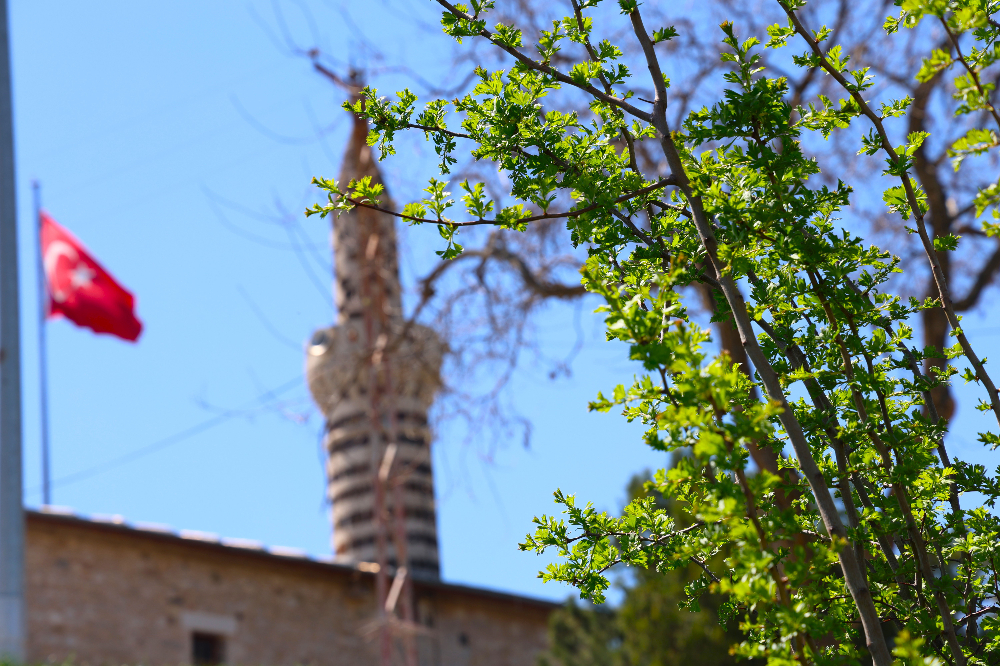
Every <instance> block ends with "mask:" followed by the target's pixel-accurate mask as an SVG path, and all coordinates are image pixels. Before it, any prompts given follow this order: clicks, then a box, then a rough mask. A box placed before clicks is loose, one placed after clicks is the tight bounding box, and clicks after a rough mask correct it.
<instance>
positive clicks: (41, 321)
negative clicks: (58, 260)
mask: <svg viewBox="0 0 1000 666" xmlns="http://www.w3.org/2000/svg"><path fill="white" fill-rule="evenodd" d="M31 193H32V195H34V199H35V224H36V225H37V229H36V233H37V237H36V240H37V241H38V252H36V253H35V255H36V256H35V266H36V268H37V270H38V383H39V386H40V390H41V421H42V504H43V505H44V506H49V505H50V504H52V483H51V479H52V473H51V465H50V462H49V461H50V457H49V358H48V357H49V348H48V344H47V341H46V337H47V336H46V331H45V329H46V325H45V322H46V320H47V319H48V315H49V284H48V280H47V279H46V277H45V257H43V256H42V187H41V185H40V184H39V183H38V181H37V180H35V181H32V183H31Z"/></svg>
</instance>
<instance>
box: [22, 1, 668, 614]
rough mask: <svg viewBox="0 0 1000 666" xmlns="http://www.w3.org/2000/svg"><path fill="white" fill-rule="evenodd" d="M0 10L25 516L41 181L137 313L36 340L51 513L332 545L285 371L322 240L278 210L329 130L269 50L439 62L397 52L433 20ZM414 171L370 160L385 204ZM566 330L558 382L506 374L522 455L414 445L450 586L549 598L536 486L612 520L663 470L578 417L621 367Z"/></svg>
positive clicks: (120, 7) (392, 15)
mask: <svg viewBox="0 0 1000 666" xmlns="http://www.w3.org/2000/svg"><path fill="white" fill-rule="evenodd" d="M10 4H11V9H10V13H11V31H12V50H13V67H14V72H13V76H14V95H15V118H16V120H15V123H16V125H15V132H16V150H17V178H18V195H19V202H18V204H19V211H20V234H21V235H20V245H21V278H22V302H23V305H22V331H23V336H24V357H23V374H24V391H25V410H26V413H25V488H26V495H25V499H26V502H27V504H28V505H29V506H38V505H39V504H40V502H41V493H40V462H39V460H40V455H39V427H38V404H39V399H38V394H39V384H38V369H37V368H38V361H37V316H38V310H37V290H36V278H35V272H34V267H35V264H34V252H35V251H36V250H35V246H34V230H33V224H34V223H33V218H32V205H31V189H30V184H31V181H32V180H33V179H38V180H40V181H41V186H42V199H43V203H44V206H45V208H46V209H47V210H48V211H49V212H50V213H51V214H52V215H53V217H54V218H55V219H56V220H58V221H59V222H60V223H61V224H63V225H64V226H66V227H67V228H69V229H70V230H72V231H73V233H75V234H76V235H77V236H78V237H79V238H80V239H81V240H82V241H83V242H84V243H85V244H86V245H87V246H88V247H89V249H90V250H91V251H92V252H93V253H94V255H95V256H96V257H97V258H98V259H99V260H100V261H101V262H102V263H103V264H104V265H105V266H106V267H107V268H108V270H110V271H111V272H112V274H114V275H115V276H116V277H117V278H118V279H119V280H120V281H121V282H122V283H123V284H124V285H126V286H127V287H128V288H129V289H131V290H132V291H133V292H134V293H135V294H136V297H137V299H138V313H139V316H140V318H141V319H142V320H143V322H144V324H145V332H144V334H143V336H142V338H141V339H140V341H139V343H138V344H136V345H130V344H127V343H124V342H121V341H119V340H117V339H112V338H108V337H104V336H95V335H93V334H91V333H90V332H89V331H86V330H83V329H78V328H75V327H73V325H72V324H69V323H68V322H66V321H65V320H62V321H55V322H53V323H51V324H50V325H49V327H48V332H49V368H50V370H49V385H50V411H51V433H52V434H51V439H52V451H53V454H52V455H53V478H54V479H55V487H54V503H55V504H58V505H65V506H69V507H73V508H74V509H76V510H77V511H79V512H80V513H84V514H94V513H101V514H121V515H123V516H125V517H126V519H129V520H132V521H143V522H157V523H165V524H169V525H172V526H174V527H176V528H184V529H197V530H205V531H210V532H217V533H220V534H222V535H225V536H233V537H245V538H253V539H258V540H260V541H263V542H264V543H267V544H271V545H289V546H296V547H300V548H305V549H306V550H308V551H309V552H312V553H315V554H326V553H328V552H329V536H330V527H329V524H328V516H327V507H325V506H324V504H323V494H324V480H323V473H322V467H321V452H320V447H319V434H320V430H321V426H322V423H321V418H320V417H319V415H318V413H317V412H316V410H315V409H314V408H313V406H312V404H311V401H310V400H309V397H308V393H307V391H306V389H305V387H304V385H303V384H302V383H301V381H299V380H300V379H301V376H302V368H303V359H304V357H303V351H302V343H303V341H304V340H306V339H308V337H309V335H310V334H311V332H312V330H313V329H315V328H317V327H319V326H322V325H327V324H328V323H329V322H331V320H332V316H333V315H332V309H331V297H330V288H329V282H330V276H329V262H330V250H329V246H328V238H329V231H328V226H327V224H328V223H327V222H325V221H321V220H319V219H318V218H311V219H310V220H308V221H306V220H305V219H304V217H302V216H301V214H300V212H301V211H302V210H303V209H304V207H305V205H306V203H307V202H309V201H311V200H312V199H311V197H312V196H313V194H312V189H311V188H310V186H309V180H310V178H311V177H312V176H313V175H317V174H319V175H327V176H330V175H334V174H336V173H337V171H338V162H339V156H340V154H341V151H342V148H343V143H344V140H345V138H346V135H345V131H346V128H347V125H348V119H347V117H346V114H345V113H344V112H343V111H341V110H340V109H339V104H340V101H341V99H342V98H341V93H340V92H339V91H338V90H336V89H335V88H333V87H332V86H331V85H329V83H328V82H326V81H325V80H323V79H322V78H320V77H319V76H317V75H316V74H315V73H313V71H312V69H311V67H310V65H309V62H308V60H306V59H305V58H303V57H301V56H298V55H295V54H293V53H291V52H290V50H289V48H288V43H287V42H286V40H285V33H284V32H283V31H285V30H286V29H287V31H288V34H289V35H291V36H292V38H293V40H295V41H296V42H297V43H298V44H299V45H300V46H303V47H306V48H308V47H312V46H314V45H316V44H318V45H319V46H320V48H321V49H322V50H323V51H324V53H327V54H330V55H331V56H333V57H335V58H338V59H340V61H342V62H347V61H353V62H355V63H358V64H365V53H366V52H369V53H370V50H369V49H366V46H365V39H371V40H373V41H374V40H375V38H376V36H377V37H378V43H379V44H380V45H382V46H381V48H382V49H383V50H384V52H385V56H386V61H387V62H406V63H408V64H410V65H411V66H416V65H420V64H421V63H426V65H427V66H428V67H431V68H435V67H439V66H440V63H441V62H442V61H441V58H442V57H443V56H442V53H443V51H436V50H435V49H436V47H435V45H434V43H433V40H427V39H426V38H425V37H423V38H421V39H411V38H407V34H408V28H407V24H408V23H409V22H412V21H413V20H415V18H419V16H416V17H415V16H414V15H413V13H414V12H422V14H421V15H420V16H422V17H423V18H425V19H427V20H428V21H434V20H435V18H434V15H433V14H432V12H431V7H430V3H413V2H409V3H407V2H384V1H381V0H376V1H374V2H371V3H344V7H345V8H347V9H345V10H344V11H341V9H340V8H339V5H337V4H336V3H334V2H330V3H323V2H309V3H306V2H303V3H294V2H276V3H271V2H266V1H258V2H200V1H199V2H196V1H194V0H178V1H177V2H171V3H134V2H126V1H125V0H118V1H115V0H111V1H108V2H102V3H97V4H94V3H67V2H54V1H53V2H49V1H47V0H30V1H28V0H12V1H11V3H10ZM303 8H305V9H306V10H308V14H307V13H305V12H303ZM375 25H377V26H378V31H376V30H375V29H373V28H370V27H369V28H365V26H375ZM357 26H361V29H360V30H359V28H358V27H357ZM365 30H368V32H367V34H365ZM440 44H441V47H442V48H444V47H445V46H446V44H447V42H446V38H444V36H443V35H442V36H441V38H440ZM368 64H369V65H370V64H371V63H370V62H369V63H368ZM383 79H384V81H385V82H386V85H387V86H388V87H392V86H393V85H395V84H396V83H397V82H400V86H402V85H408V84H410V82H409V81H406V80H404V79H402V78H398V77H397V78H396V79H395V80H394V79H393V77H392V76H390V75H387V76H385V77H383ZM394 89H395V88H394ZM421 160H422V156H415V159H414V160H412V161H409V160H396V161H395V162H394V163H393V164H392V165H390V166H389V167H388V172H387V175H388V179H389V182H390V186H391V187H393V191H394V192H397V193H398V192H402V193H403V196H405V194H406V192H407V191H408V189H409V190H412V189H414V187H413V184H415V182H416V181H415V180H414V179H413V178H412V176H411V173H410V172H411V171H413V172H415V171H417V165H421V164H423V162H422V161H421ZM402 239H403V245H404V249H403V252H402V254H403V260H404V267H403V270H404V274H407V275H412V274H413V271H414V268H413V267H412V266H411V265H407V264H406V263H405V262H406V261H407V258H408V257H417V258H418V259H417V260H418V261H419V260H420V259H419V258H420V257H425V256H427V255H428V254H429V253H430V251H431V249H432V248H435V247H436V244H437V242H438V241H439V240H440V239H439V238H437V233H436V231H435V230H434V229H432V228H427V229H423V228H421V229H411V230H406V231H404V232H403V235H402ZM423 261H424V262H425V263H426V260H423ZM589 309H590V308H587V310H589ZM571 317H572V310H571V308H568V307H564V308H555V309H553V310H552V311H550V312H549V313H547V314H546V315H545V316H544V317H543V318H542V319H541V320H540V322H539V327H540V335H541V337H542V339H543V340H544V341H545V349H546V351H548V352H550V353H551V354H552V355H553V356H557V357H561V356H564V355H565V354H566V352H567V351H568V348H569V346H571V344H572V341H570V342H569V343H567V342H566V340H565V336H564V333H565V331H566V330H567V324H568V322H569V321H570V318H571ZM584 330H585V333H586V335H587V341H586V344H585V346H584V349H583V351H582V353H581V354H580V355H579V356H578V358H577V361H576V364H575V373H574V375H573V377H572V379H570V380H567V379H562V380H559V381H550V380H549V379H547V377H546V376H545V375H544V373H537V374H536V373H534V372H531V371H525V372H522V373H520V374H519V375H518V377H517V378H516V380H515V384H514V387H513V388H514V393H513V394H514V396H515V402H516V404H517V406H518V407H519V409H520V410H521V412H522V413H523V414H524V415H525V416H527V417H528V418H529V419H531V421H532V423H533V426H534V436H533V439H532V446H531V448H530V449H529V450H525V449H524V448H522V447H521V444H520V442H511V443H509V444H507V445H504V446H501V447H500V448H499V449H498V450H496V451H490V450H489V449H488V447H485V446H481V445H479V443H477V442H472V443H468V442H465V441H464V440H463V439H462V438H461V437H460V436H459V434H458V433H456V432H450V431H449V428H448V427H444V428H442V430H441V432H440V436H439V438H438V441H437V443H436V444H435V448H434V455H435V463H436V474H437V486H438V495H439V522H440V536H441V546H442V561H443V569H444V571H443V573H444V577H445V578H446V579H447V580H451V581H455V582H462V583H469V584H474V585H482V586H487V587H492V588H498V589H503V590H509V591H514V592H521V593H526V594H532V595H538V596H544V597H550V598H564V597H565V596H566V595H567V594H568V593H569V592H568V591H567V590H566V589H565V588H560V587H556V586H554V585H543V584H542V583H541V582H540V581H538V580H537V579H536V578H535V574H536V572H537V570H538V568H539V566H540V565H542V564H543V561H541V560H539V559H538V558H536V557H535V556H532V555H528V554H524V553H520V552H518V551H517V548H516V544H517V542H518V540H519V539H520V538H521V537H522V536H523V535H524V534H525V533H526V532H528V531H529V530H530V528H531V523H530V521H531V517H532V516H534V515H536V514H538V513H541V512H543V511H547V510H549V508H550V507H551V506H552V504H551V493H552V491H553V490H555V489H556V488H557V487H561V488H563V489H564V490H566V491H567V492H576V493H578V494H579V496H580V497H581V498H587V499H590V500H593V501H595V503H597V505H598V506H600V507H602V508H607V509H615V508H617V507H618V506H619V504H620V502H621V500H622V498H623V494H624V492H623V488H624V485H625V482H626V481H627V479H628V478H629V476H631V474H633V473H634V472H636V471H639V470H641V469H643V468H645V467H649V466H651V465H654V464H657V463H659V462H661V461H662V459H663V457H662V456H661V455H657V454H654V453H652V452H650V451H648V450H646V449H644V447H643V446H642V445H641V443H640V442H639V440H638V431H637V430H636V429H634V428H627V427H626V428H623V427H622V424H621V421H620V419H619V417H617V416H614V415H598V414H588V413H587V412H586V402H587V400H588V399H590V398H592V397H593V396H594V395H595V394H596V392H597V391H598V390H601V389H607V388H608V387H610V386H611V385H613V383H615V381H616V379H615V377H616V376H618V377H619V379H618V381H620V380H621V379H620V377H621V373H622V371H625V372H630V370H629V367H628V364H627V362H626V361H624V359H623V355H622V353H621V351H622V350H621V349H618V348H613V347H609V346H608V345H606V344H605V343H604V342H602V334H601V332H600V327H599V321H598V320H597V319H596V318H595V317H591V316H589V315H585V316H584ZM279 387H284V388H285V391H284V392H283V393H281V394H280V395H278V396H273V395H271V394H270V393H269V392H270V391H272V390H274V389H276V388H279ZM220 415H222V416H226V417H227V418H221V417H220V418H218V419H216V417H217V416H220ZM213 419H215V420H213ZM213 423H214V424H215V425H212V424H213ZM202 426H204V427H205V429H204V430H203V431H201V432H198V433H197V434H195V435H194V436H190V437H187V438H185V439H182V440H180V441H176V442H174V443H169V442H170V441H171V440H169V439H168V438H170V437H171V436H173V435H175V434H177V433H185V432H187V431H188V430H189V429H192V428H194V429H196V430H197V429H198V428H200V427H202ZM165 438H166V439H168V443H167V444H166V445H164V446H163V447H162V448H159V449H157V450H155V451H153V452H152V453H149V454H148V455H145V456H143V457H139V458H137V459H135V460H132V461H131V462H127V463H125V464H121V465H118V466H111V467H108V466H107V463H114V461H116V460H118V459H119V458H120V457H122V456H128V455H130V454H132V453H133V452H136V451H141V450H144V449H145V448H146V447H150V446H151V445H152V446H154V447H155V446H156V445H157V443H158V442H161V441H162V440H164V439H165ZM95 468H97V469H98V470H100V471H97V472H96V473H89V472H88V470H93V469H95ZM81 472H84V474H82V475H81V474H80V473H81Z"/></svg>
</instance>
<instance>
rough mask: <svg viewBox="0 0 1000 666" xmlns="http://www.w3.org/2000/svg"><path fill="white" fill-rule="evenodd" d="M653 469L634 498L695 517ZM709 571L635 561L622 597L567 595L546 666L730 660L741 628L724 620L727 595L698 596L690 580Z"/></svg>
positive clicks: (680, 518)
mask: <svg viewBox="0 0 1000 666" xmlns="http://www.w3.org/2000/svg"><path fill="white" fill-rule="evenodd" d="M648 482H649V474H648V473H647V474H646V475H643V476H636V477H634V478H633V479H632V481H631V482H630V483H629V486H628V496H629V499H630V501H635V500H636V499H639V498H653V499H654V501H655V502H656V503H657V505H658V506H660V507H662V508H664V509H665V511H666V512H667V514H668V515H670V516H671V517H672V518H674V520H676V521H677V522H678V524H681V525H683V524H684V521H685V520H689V517H688V516H687V515H686V514H684V513H683V512H681V511H680V510H679V507H678V505H677V503H676V502H674V501H673V500H672V499H671V498H669V497H664V496H663V495H660V494H659V493H658V492H656V490H655V489H654V488H651V487H649V484H648ZM701 573H702V571H701V569H700V568H698V567H696V566H694V565H693V564H692V565H689V566H687V567H681V568H678V569H674V570H672V571H666V572H659V571H652V570H649V569H635V570H633V571H632V572H631V574H632V575H631V576H630V577H629V578H628V579H626V580H625V581H623V583H622V593H623V594H622V601H621V604H620V605H619V606H618V607H617V608H615V609H613V610H611V609H608V608H607V607H605V606H581V605H577V604H575V603H573V602H572V601H571V602H570V603H568V604H567V605H566V606H565V607H563V608H561V609H560V610H558V611H556V612H555V613H553V614H552V617H551V619H550V621H549V641H550V645H551V647H550V648H549V650H548V651H547V652H546V653H545V654H544V655H543V656H542V657H541V659H540V661H539V663H540V664H541V665H542V666H590V665H591V664H593V665H594V666H640V665H642V666H726V665H727V664H733V663H735V662H736V659H735V658H734V657H733V656H732V655H731V654H730V653H729V647H730V646H731V645H734V644H735V643H738V642H740V640H741V639H742V635H741V634H740V632H739V628H738V626H737V623H736V622H735V621H731V622H729V623H728V626H726V625H723V624H721V623H720V622H719V617H718V613H719V607H720V605H721V604H722V603H723V602H724V601H725V600H724V598H723V597H722V595H719V594H712V593H709V592H705V593H703V594H702V595H701V597H699V598H698V600H697V604H692V603H691V600H690V599H689V598H688V596H687V595H686V594H685V588H686V587H687V586H688V585H690V584H692V583H694V582H695V581H697V579H698V577H699V576H700V575H701Z"/></svg>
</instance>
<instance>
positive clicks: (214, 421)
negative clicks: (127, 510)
mask: <svg viewBox="0 0 1000 666" xmlns="http://www.w3.org/2000/svg"><path fill="white" fill-rule="evenodd" d="M301 382H302V377H296V378H295V379H293V380H291V381H289V382H286V383H284V384H282V385H281V386H279V387H278V388H276V389H273V390H271V391H268V392H267V393H266V394H265V396H266V399H265V396H261V397H258V398H256V399H255V400H254V401H253V402H251V403H250V405H249V407H253V406H257V404H258V403H261V404H262V405H263V404H267V402H270V401H273V399H274V398H276V397H277V396H279V395H281V394H282V393H285V392H287V391H289V390H291V389H293V388H295V387H296V386H298V385H299V384H300V383H301ZM249 407H248V408H249ZM245 412H246V409H240V410H232V411H229V412H226V413H223V414H218V415H216V416H213V417H212V418H209V419H205V420H204V421H202V422H201V423H197V424H195V425H193V426H191V427H190V428H187V429H185V430H181V431H180V432H177V433H174V434H173V435H170V436H169V437H164V438H163V439H161V440H159V441H157V442H153V443H152V444H149V445H147V446H144V447H142V448H141V449H136V450H135V451H131V452H129V453H126V454H125V455H122V456H119V457H118V458H114V459H112V460H109V461H107V462H104V463H101V464H99V465H94V466H93V467H90V468H88V469H84V470H80V471H79V472H74V473H72V474H67V475H66V476H62V477H59V478H58V479H55V480H54V481H53V482H52V487H61V486H68V485H70V484H73V483H78V482H80V481H83V480H85V479H89V478H91V477H93V476H97V475H98V474H103V473H104V472H107V471H109V470H112V469H115V468H116V467H121V466H122V465H125V464H128V463H130V462H133V461H136V460H139V459H140V458H144V457H146V456H148V455H150V454H151V453H156V452H157V451H162V450H163V449H165V448H167V447H169V446H172V445H174V444H177V443H179V442H182V441H184V440H186V439H189V438H191V437H194V436H195V435H197V434H199V433H202V432H205V431H206V430H210V429H212V428H214V427H215V426H217V425H221V424H222V423H224V422H226V421H228V420H230V419H233V418H235V417H237V416H241V415H242V414H244V413H245ZM38 491H39V488H37V487H36V488H32V489H31V490H29V491H28V492H29V493H37V492H38Z"/></svg>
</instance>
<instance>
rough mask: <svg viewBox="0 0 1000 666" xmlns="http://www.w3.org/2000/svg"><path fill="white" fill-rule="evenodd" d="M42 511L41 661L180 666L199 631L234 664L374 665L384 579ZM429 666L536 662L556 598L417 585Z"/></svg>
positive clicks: (29, 561) (36, 579)
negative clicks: (378, 594) (378, 590)
mask: <svg viewBox="0 0 1000 666" xmlns="http://www.w3.org/2000/svg"><path fill="white" fill-rule="evenodd" d="M184 534H185V533H181V535H177V534H172V533H166V532H160V531H154V530H150V529H146V530H142V529H135V528H131V527H128V526H125V525H121V524H114V523H102V522H95V521H92V520H85V519H81V518H78V517H73V516H64V515H50V514H43V513H32V512H29V513H28V516H27V552H26V578H27V580H26V598H27V614H28V618H27V619H28V663H43V662H48V663H64V662H65V661H66V660H70V659H71V660H72V661H73V663H75V664H77V665H91V666H101V665H105V664H115V665H121V664H135V665H138V664H144V665H147V666H160V665H163V666H167V665H170V666H176V665H178V664H190V663H192V660H193V654H192V637H193V635H194V634H195V633H202V634H207V635H210V636H215V637H217V638H218V639H219V640H221V641H222V644H223V645H224V658H223V661H224V663H226V664H254V665H257V666H296V665H302V666H313V665H315V666H326V665H329V666H354V665H357V666H362V665H365V666H370V665H371V664H375V663H377V661H378V654H377V651H376V641H375V640H374V633H375V632H374V631H373V630H372V625H371V623H372V620H373V618H374V617H375V609H374V597H375V595H374V589H373V585H374V576H373V575H372V574H371V573H368V572H365V571H362V570H359V569H357V568H354V567H350V566H344V565H339V564H334V563H327V562H320V561H316V560H310V559H307V558H305V557H302V556H292V554H291V553H289V554H284V555H283V554H277V553H281V552H283V551H270V552H268V551H266V550H263V549H262V548H261V547H259V546H255V545H253V544H250V543H244V542H239V541H232V542H228V543H230V544H232V545H226V544H227V542H225V541H222V542H220V541H218V540H215V539H213V537H211V536H208V535H202V534H197V533H189V534H187V536H186V537H185V536H184ZM414 597H415V605H416V609H417V618H418V620H419V622H420V625H421V627H422V629H421V632H422V633H421V634H420V636H419V637H418V644H419V653H420V664H421V666H507V665H510V666H513V665H514V664H517V665H530V664H533V663H534V662H535V659H536V655H537V654H538V652H539V651H541V650H542V649H544V647H545V645H546V625H547V618H548V616H549V614H550V612H551V611H552V610H553V608H554V605H553V604H550V603H547V602H542V601H538V600H533V599H526V598H522V597H516V596H513V595H506V594H499V593H493V592H488V591H484V590H476V589H472V588H466V587H462V586H457V585H449V584H445V583H439V582H434V581H424V582H417V583H416V584H415V589H414Z"/></svg>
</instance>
